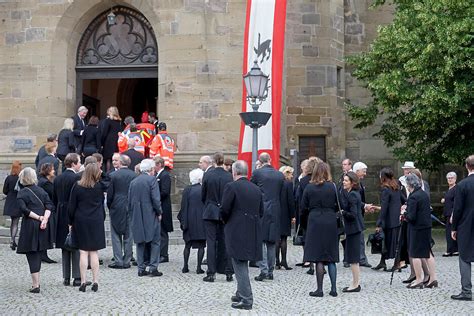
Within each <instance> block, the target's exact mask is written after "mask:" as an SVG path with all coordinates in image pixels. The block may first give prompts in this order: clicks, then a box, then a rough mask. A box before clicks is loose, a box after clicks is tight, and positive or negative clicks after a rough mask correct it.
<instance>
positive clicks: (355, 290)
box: [342, 285, 361, 293]
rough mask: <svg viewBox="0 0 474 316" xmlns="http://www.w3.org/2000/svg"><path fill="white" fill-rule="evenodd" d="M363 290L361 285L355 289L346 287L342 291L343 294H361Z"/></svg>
mask: <svg viewBox="0 0 474 316" xmlns="http://www.w3.org/2000/svg"><path fill="white" fill-rule="evenodd" d="M360 290H361V287H360V285H359V286H357V287H356V288H353V289H349V287H345V288H343V289H342V292H344V293H357V292H360Z"/></svg>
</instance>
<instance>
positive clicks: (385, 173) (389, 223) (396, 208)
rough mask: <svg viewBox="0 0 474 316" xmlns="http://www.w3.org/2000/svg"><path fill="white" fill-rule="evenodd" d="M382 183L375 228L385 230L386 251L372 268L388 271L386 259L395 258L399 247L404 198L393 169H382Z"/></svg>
mask: <svg viewBox="0 0 474 316" xmlns="http://www.w3.org/2000/svg"><path fill="white" fill-rule="evenodd" d="M380 183H381V186H382V191H381V193H380V214H379V217H378V219H377V222H376V226H377V227H376V229H375V230H376V231H377V232H378V231H380V230H382V231H383V233H384V244H385V247H384V253H382V255H381V257H380V262H379V264H378V265H377V266H376V267H373V268H372V269H373V270H380V269H383V270H384V271H387V264H386V263H385V260H387V259H394V258H395V252H396V249H397V240H398V232H399V230H400V209H401V207H402V199H401V194H400V187H399V185H398V181H397V180H396V179H395V177H394V174H393V171H392V169H390V168H383V169H382V170H381V171H380ZM395 264H396V262H395ZM395 268H397V267H395V266H394V267H392V269H395ZM390 271H391V270H390Z"/></svg>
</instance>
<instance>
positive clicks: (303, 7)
mask: <svg viewBox="0 0 474 316" xmlns="http://www.w3.org/2000/svg"><path fill="white" fill-rule="evenodd" d="M300 11H301V12H303V13H312V12H316V4H315V3H301V4H300Z"/></svg>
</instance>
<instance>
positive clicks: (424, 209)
mask: <svg viewBox="0 0 474 316" xmlns="http://www.w3.org/2000/svg"><path fill="white" fill-rule="evenodd" d="M406 182H407V189H408V191H409V192H410V196H409V197H408V200H407V209H406V211H404V212H403V215H404V217H405V220H406V221H407V222H408V255H409V256H410V259H411V263H412V265H413V269H414V270H415V276H416V278H415V280H414V281H413V282H412V283H410V284H409V285H408V286H407V288H409V289H417V288H419V289H422V288H423V286H424V284H423V283H424V282H423V273H422V272H423V269H422V267H421V260H422V258H425V259H426V262H427V264H428V271H429V277H430V282H429V283H428V284H427V285H426V287H428V288H432V287H438V281H437V278H436V269H435V261H434V258H433V254H432V253H431V209H430V198H429V196H428V194H427V193H426V192H424V191H423V190H422V189H421V179H420V178H418V177H417V176H416V175H415V174H409V175H408V176H407V177H406Z"/></svg>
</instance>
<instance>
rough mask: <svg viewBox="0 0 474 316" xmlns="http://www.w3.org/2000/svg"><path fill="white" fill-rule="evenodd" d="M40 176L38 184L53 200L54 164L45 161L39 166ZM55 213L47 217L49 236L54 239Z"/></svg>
mask: <svg viewBox="0 0 474 316" xmlns="http://www.w3.org/2000/svg"><path fill="white" fill-rule="evenodd" d="M40 169H41V171H40V176H39V178H38V186H39V187H40V188H42V189H43V190H44V191H45V192H46V193H48V197H49V199H50V200H51V201H53V191H54V185H53V181H54V177H55V171H54V165H53V164H50V163H45V164H43V165H41V166H40ZM56 222H57V221H56V214H52V215H51V216H50V217H49V224H50V227H51V228H50V232H51V238H52V239H53V240H56Z"/></svg>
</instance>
